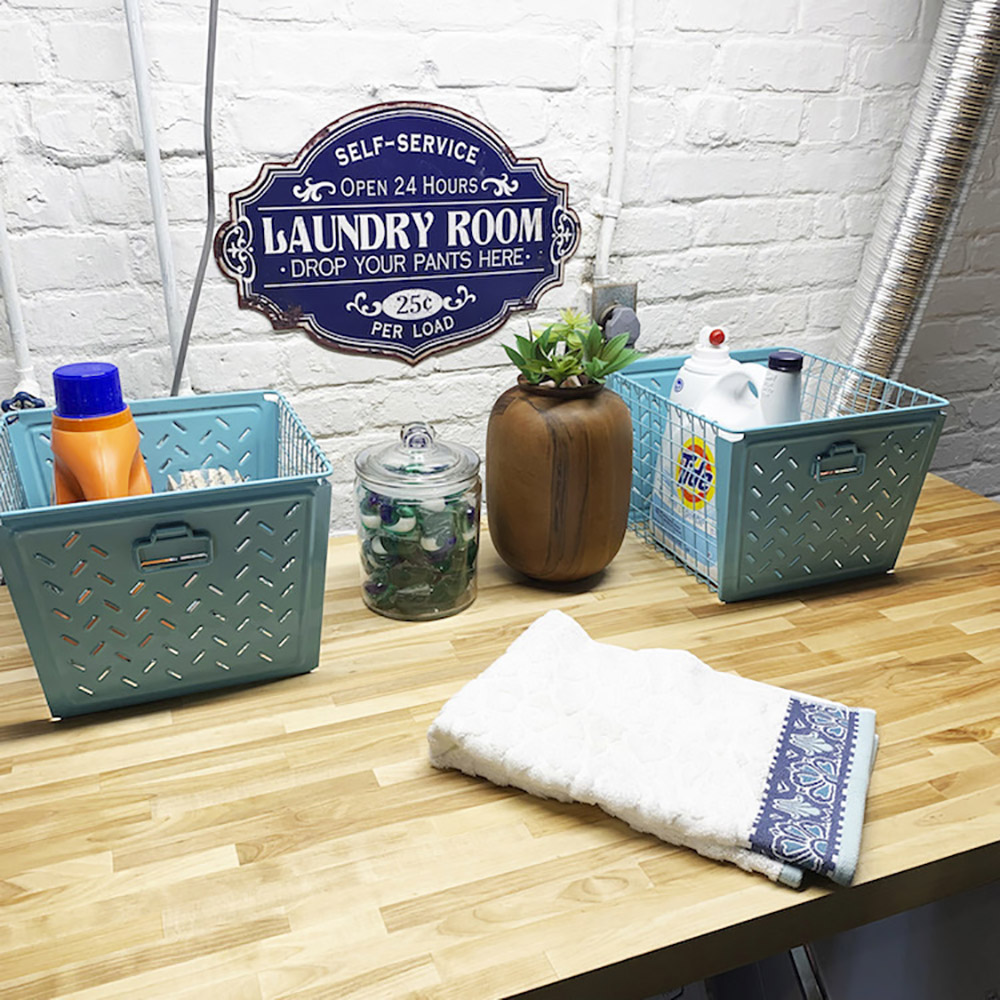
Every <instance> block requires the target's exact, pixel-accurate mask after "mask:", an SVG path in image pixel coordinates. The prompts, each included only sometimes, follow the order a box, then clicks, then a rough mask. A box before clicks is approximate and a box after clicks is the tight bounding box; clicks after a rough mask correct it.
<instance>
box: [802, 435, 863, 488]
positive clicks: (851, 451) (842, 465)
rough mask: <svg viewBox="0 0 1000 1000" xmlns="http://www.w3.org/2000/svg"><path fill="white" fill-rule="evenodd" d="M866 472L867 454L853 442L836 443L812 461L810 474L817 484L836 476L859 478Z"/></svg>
mask: <svg viewBox="0 0 1000 1000" xmlns="http://www.w3.org/2000/svg"><path fill="white" fill-rule="evenodd" d="M864 471H865V453H864V452H863V451H862V450H861V449H860V448H859V447H858V446H857V445H856V444H855V443H854V442H853V441H835V442H834V443H833V444H831V445H830V447H829V448H827V449H826V451H822V452H820V453H819V454H818V455H817V456H816V457H815V458H814V459H813V461H812V467H811V469H810V474H811V475H812V477H813V479H815V480H816V481H817V482H820V483H821V482H823V481H824V480H825V479H832V478H834V477H835V476H857V475H860V474H861V473H863V472H864Z"/></svg>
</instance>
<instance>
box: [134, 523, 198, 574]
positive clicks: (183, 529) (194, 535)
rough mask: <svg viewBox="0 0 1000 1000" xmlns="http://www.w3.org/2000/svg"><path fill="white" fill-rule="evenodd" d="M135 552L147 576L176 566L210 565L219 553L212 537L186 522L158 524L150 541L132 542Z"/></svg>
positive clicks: (137, 562) (143, 539) (136, 559)
mask: <svg viewBox="0 0 1000 1000" xmlns="http://www.w3.org/2000/svg"><path fill="white" fill-rule="evenodd" d="M132 553H133V555H134V556H135V562H136V565H137V566H138V567H139V569H141V570H142V571H143V572H144V573H151V572H154V571H156V570H161V569H173V568H174V567H176V566H192V565H194V566H207V565H208V564H209V563H210V562H211V561H212V558H213V556H214V554H215V552H214V546H213V545H212V536H211V535H210V534H209V533H208V532H207V531H195V530H194V529H193V528H192V527H191V526H190V525H188V524H184V523H178V524H158V525H157V526H156V527H155V528H153V530H152V531H151V532H150V533H149V537H148V538H137V539H136V540H135V541H134V542H133V543H132Z"/></svg>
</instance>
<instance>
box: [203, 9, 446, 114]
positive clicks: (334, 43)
mask: <svg viewBox="0 0 1000 1000" xmlns="http://www.w3.org/2000/svg"><path fill="white" fill-rule="evenodd" d="M239 44H240V48H239V49H238V50H234V51H233V52H232V53H231V55H230V71H231V72H232V73H234V74H235V83H236V84H237V86H239V87H242V88H243V89H244V90H246V89H248V88H253V89H254V90H257V91H260V90H269V89H271V88H275V89H279V90H288V91H291V92H293V93H294V92H296V91H299V90H301V89H307V90H309V91H312V92H316V91H317V90H322V89H324V88H343V87H350V88H353V89H355V90H356V91H357V92H358V94H357V96H360V88H366V87H370V86H372V85H374V84H377V85H378V86H383V87H384V86H387V85H397V84H398V85H402V86H414V85H415V84H417V83H418V82H419V81H420V77H421V74H422V72H423V63H424V60H425V59H426V58H427V57H426V55H424V54H422V51H421V45H420V43H419V40H418V39H415V38H414V37H413V36H410V35H406V34H399V35H397V36H395V37H393V36H386V35H372V34H361V33H360V32H350V33H345V32H344V31H343V30H341V29H330V28H327V27H323V28H317V27H315V26H308V28H303V29H300V30H291V29H289V28H287V27H281V28H278V29H275V28H273V27H272V26H270V25H264V26H257V27H256V29H255V30H251V31H249V32H244V33H243V37H242V39H241V40H240V43H239ZM221 68H222V67H221V66H220V69H221ZM363 104H364V102H363V101H358V100H353V101H352V102H351V103H350V104H349V105H348V106H347V109H349V108H352V107H361V106H363ZM345 110H346V109H345ZM325 123H326V119H323V120H322V121H320V122H318V123H317V125H323V124H325Z"/></svg>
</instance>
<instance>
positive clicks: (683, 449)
mask: <svg viewBox="0 0 1000 1000" xmlns="http://www.w3.org/2000/svg"><path fill="white" fill-rule="evenodd" d="M727 341H728V335H727V333H726V331H725V330H724V329H723V328H722V327H705V328H704V329H703V330H702V331H701V333H700V335H699V337H698V344H697V346H696V348H695V350H694V353H693V354H691V356H690V357H688V358H687V359H686V360H685V362H684V364H683V365H682V366H681V368H680V370H679V371H678V372H677V375H676V376H675V378H674V381H673V384H672V386H671V389H670V404H671V405H670V406H668V407H667V408H666V409H667V414H666V417H667V427H666V430H665V431H664V434H663V439H662V444H661V448H660V455H659V459H658V462H657V469H656V477H655V481H654V486H653V498H652V507H651V516H652V522H653V523H652V528H653V536H654V538H655V539H656V540H657V541H658V542H659V543H660V544H661V545H663V546H664V547H666V548H667V549H669V550H670V551H671V552H673V553H674V555H675V556H676V557H677V558H678V559H680V560H681V561H682V562H684V563H686V564H687V565H688V566H690V567H691V568H692V569H694V570H696V571H697V572H699V573H701V574H703V575H704V576H707V577H709V578H710V579H712V580H716V579H717V576H716V574H717V564H718V545H717V534H718V521H717V516H716V505H715V492H716V480H717V475H718V469H717V465H716V452H717V441H718V438H719V437H723V438H726V437H728V438H729V439H731V440H736V439H738V438H739V437H740V433H739V432H740V431H743V430H746V429H749V428H751V427H759V426H761V425H762V424H764V423H766V422H767V420H766V418H765V416H764V414H763V412H762V410H761V397H760V395H759V390H760V388H761V387H762V386H763V383H764V380H765V378H766V377H767V375H766V372H767V369H765V368H764V367H763V366H761V365H756V364H741V363H740V362H739V361H736V360H735V359H734V358H732V357H730V355H729V345H728V342H727ZM710 421H711V422H710ZM715 424H717V425H719V426H718V427H716V426H714V425H715Z"/></svg>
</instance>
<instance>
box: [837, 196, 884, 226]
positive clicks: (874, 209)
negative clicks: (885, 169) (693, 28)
mask: <svg viewBox="0 0 1000 1000" xmlns="http://www.w3.org/2000/svg"><path fill="white" fill-rule="evenodd" d="M843 201H844V224H845V226H846V229H847V235H848V236H870V235H871V234H872V233H873V232H874V230H875V222H876V220H877V219H878V214H879V211H880V209H881V208H882V202H883V198H882V194H881V192H879V193H875V194H852V195H848V196H847V197H846V198H844V200H843Z"/></svg>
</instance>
